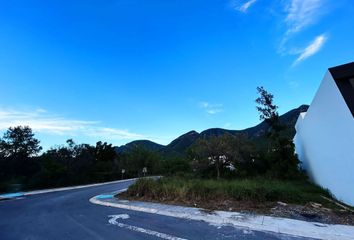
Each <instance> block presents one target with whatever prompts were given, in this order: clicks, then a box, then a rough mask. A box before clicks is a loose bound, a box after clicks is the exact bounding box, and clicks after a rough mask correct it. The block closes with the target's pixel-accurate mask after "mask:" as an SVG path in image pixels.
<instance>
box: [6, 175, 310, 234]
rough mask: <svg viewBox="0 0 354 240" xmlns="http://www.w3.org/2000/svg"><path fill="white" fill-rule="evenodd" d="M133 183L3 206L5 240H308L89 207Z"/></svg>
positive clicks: (34, 196) (37, 196)
mask: <svg viewBox="0 0 354 240" xmlns="http://www.w3.org/2000/svg"><path fill="white" fill-rule="evenodd" d="M131 183H133V181H129V182H122V183H113V184H108V185H102V186H95V187H88V188H83V189H75V190H68V191H61V192H53V193H44V194H38V195H32V196H26V197H24V198H22V199H14V200H7V201H0V239H1V240H8V239H16V240H17V239H28V240H31V239H43V240H51V239H53V240H54V239H60V240H65V239H79V240H81V239H82V240H89V239H108V240H110V239H112V240H118V239H129V240H130V239H178V238H181V239H252V240H267V239H287V240H300V239H301V240H303V239H304V238H294V237H289V236H284V235H275V234H272V233H263V232H254V231H248V230H246V229H239V228H234V227H217V226H211V225H209V224H207V223H205V222H200V221H191V220H185V219H179V218H173V217H165V216H161V215H156V214H149V213H141V212H135V211H129V210H124V209H118V208H111V207H105V206H100V205H95V204H92V203H90V202H89V199H90V198H91V197H93V196H95V195H98V194H101V193H109V192H112V191H117V190H119V189H124V188H127V187H128V186H129V185H130V184H131ZM111 215H119V216H123V217H122V218H123V219H118V220H117V222H118V223H117V222H116V223H117V224H111V223H109V220H110V219H111V220H112V218H110V217H109V216H111ZM124 216H128V217H129V218H127V217H124ZM124 218H126V219H124ZM159 234H160V235H159Z"/></svg>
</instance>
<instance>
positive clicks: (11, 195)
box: [0, 178, 138, 200]
mask: <svg viewBox="0 0 354 240" xmlns="http://www.w3.org/2000/svg"><path fill="white" fill-rule="evenodd" d="M137 179H138V178H130V179H125V180H118V181H111V182H104V183H93V184H87V185H80V186H71V187H61V188H50V189H43V190H35V191H29V192H17V193H7V194H0V200H7V199H14V198H16V199H19V198H20V197H22V196H30V195H36V194H42V193H51V192H61V191H68V190H73V189H81V188H88V187H97V186H102V185H107V184H112V183H122V182H129V181H132V180H137ZM125 190H126V188H125Z"/></svg>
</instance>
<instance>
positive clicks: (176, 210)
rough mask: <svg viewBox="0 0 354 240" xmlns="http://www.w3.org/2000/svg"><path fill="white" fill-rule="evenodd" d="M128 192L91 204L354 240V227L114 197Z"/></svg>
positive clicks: (319, 236)
mask: <svg viewBox="0 0 354 240" xmlns="http://www.w3.org/2000/svg"><path fill="white" fill-rule="evenodd" d="M123 191H125V189H123V190H120V191H118V192H115V193H112V194H111V196H112V198H104V199H100V198H99V196H100V195H98V196H95V197H93V198H91V199H90V200H89V201H90V202H91V203H93V204H98V205H102V206H107V207H116V208H121V209H127V210H132V211H138V212H145V213H153V214H159V215H163V216H169V217H176V218H181V219H187V220H196V221H204V222H207V223H209V224H211V225H214V226H235V227H241V228H247V229H249V230H254V231H262V232H271V233H277V234H284V235H291V236H296V237H306V238H313V239H324V240H353V236H354V226H346V225H329V224H322V223H316V222H305V221H299V220H294V219H287V218H278V217H269V216H261V215H248V214H242V213H238V212H225V211H215V212H213V213H205V212H204V211H202V209H198V208H191V207H179V206H172V205H166V204H155V203H145V202H130V201H122V200H118V199H115V198H114V197H113V196H114V194H117V193H119V192H123Z"/></svg>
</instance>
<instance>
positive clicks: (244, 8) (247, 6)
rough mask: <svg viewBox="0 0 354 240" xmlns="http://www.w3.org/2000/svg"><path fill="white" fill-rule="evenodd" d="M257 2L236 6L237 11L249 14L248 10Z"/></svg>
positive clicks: (252, 0) (253, 0)
mask: <svg viewBox="0 0 354 240" xmlns="http://www.w3.org/2000/svg"><path fill="white" fill-rule="evenodd" d="M256 2H257V0H249V1H247V2H245V3H243V4H241V5H240V6H236V7H235V9H236V10H238V11H240V12H243V13H245V12H247V10H248V9H249V8H250V7H251V6H252V5H253V4H255V3H256Z"/></svg>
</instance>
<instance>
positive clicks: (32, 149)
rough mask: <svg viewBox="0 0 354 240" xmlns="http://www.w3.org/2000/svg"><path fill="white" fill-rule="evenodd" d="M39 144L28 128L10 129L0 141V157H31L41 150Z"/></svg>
mask: <svg viewBox="0 0 354 240" xmlns="http://www.w3.org/2000/svg"><path fill="white" fill-rule="evenodd" d="M39 143H40V142H39V140H38V139H36V138H34V133H33V132H32V129H31V128H30V127H28V126H17V127H10V128H9V129H8V130H7V131H6V132H5V133H4V136H3V138H2V139H1V140H0V155H2V156H4V157H23V158H28V157H32V156H35V155H37V154H38V153H39V152H40V151H41V150H42V147H41V146H40V145H39Z"/></svg>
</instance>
